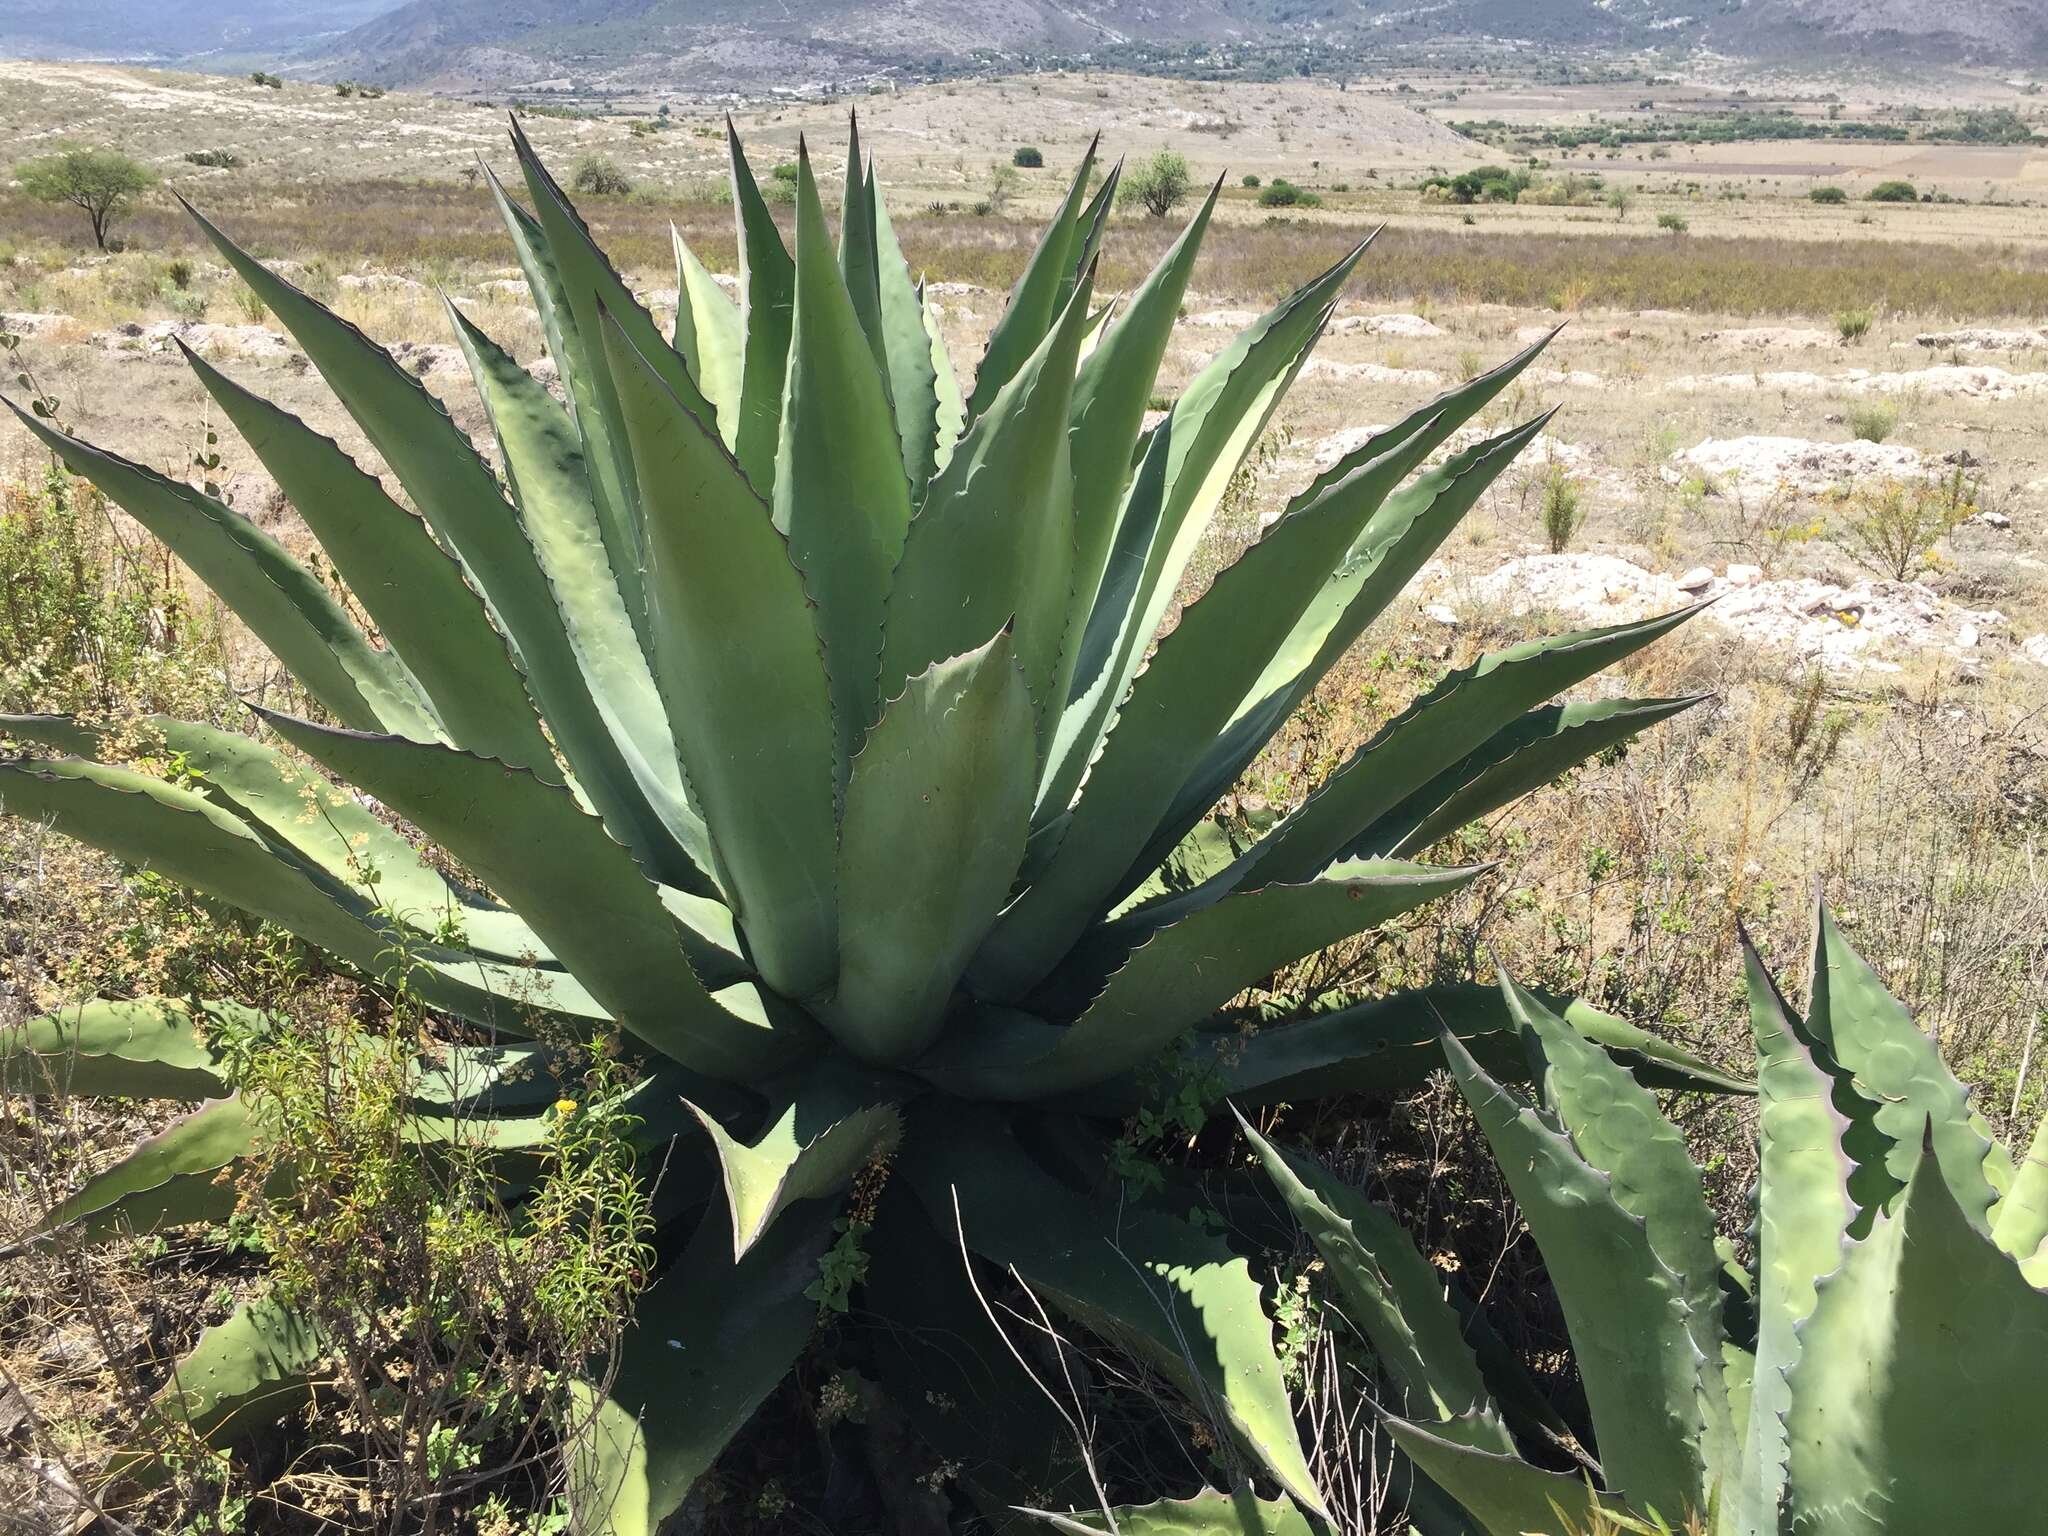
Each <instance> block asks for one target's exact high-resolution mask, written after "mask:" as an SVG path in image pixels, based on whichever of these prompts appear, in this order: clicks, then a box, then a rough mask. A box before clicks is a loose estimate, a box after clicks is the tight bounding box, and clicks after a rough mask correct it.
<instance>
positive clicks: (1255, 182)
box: [1238, 173, 1261, 192]
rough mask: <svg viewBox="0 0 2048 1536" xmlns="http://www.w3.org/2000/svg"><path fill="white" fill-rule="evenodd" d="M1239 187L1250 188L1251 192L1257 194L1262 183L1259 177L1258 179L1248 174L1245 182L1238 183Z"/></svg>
mask: <svg viewBox="0 0 2048 1536" xmlns="http://www.w3.org/2000/svg"><path fill="white" fill-rule="evenodd" d="M1238 185H1240V186H1242V187H1247V188H1249V189H1250V190H1252V191H1254V192H1256V191H1258V190H1259V187H1260V185H1261V183H1260V181H1259V178H1258V177H1256V176H1254V175H1251V174H1249V173H1247V174H1246V176H1245V178H1244V180H1243V181H1241V182H1239V183H1238Z"/></svg>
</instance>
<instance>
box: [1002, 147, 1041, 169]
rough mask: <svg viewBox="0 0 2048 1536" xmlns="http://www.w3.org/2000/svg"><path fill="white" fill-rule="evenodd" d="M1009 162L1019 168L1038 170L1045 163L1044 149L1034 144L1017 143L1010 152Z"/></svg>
mask: <svg viewBox="0 0 2048 1536" xmlns="http://www.w3.org/2000/svg"><path fill="white" fill-rule="evenodd" d="M1010 164H1012V165H1014V166H1016V167H1017V168H1018V169H1020V170H1026V171H1035V170H1039V169H1041V168H1042V167H1043V166H1044V165H1045V151H1044V150H1042V149H1040V148H1039V147H1038V146H1037V145H1036V144H1019V145H1018V146H1017V147H1016V149H1014V150H1013V151H1011V153H1010Z"/></svg>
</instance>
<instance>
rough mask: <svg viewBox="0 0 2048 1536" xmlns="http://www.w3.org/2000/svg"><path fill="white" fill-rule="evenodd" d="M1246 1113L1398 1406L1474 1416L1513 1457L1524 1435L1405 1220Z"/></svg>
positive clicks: (1474, 1431)
mask: <svg viewBox="0 0 2048 1536" xmlns="http://www.w3.org/2000/svg"><path fill="white" fill-rule="evenodd" d="M1237 1118H1238V1124H1239V1125H1240V1126H1242V1127H1243V1128H1244V1133H1245V1136H1246V1138H1247V1139H1248V1140H1249V1141H1250V1142H1251V1144H1252V1150H1253V1151H1255V1152H1256V1153H1257V1154H1258V1156H1259V1161H1260V1163H1261V1164H1262V1165H1263V1166H1264V1167H1265V1170H1266V1174H1267V1177H1269V1178H1270V1179H1271V1180H1272V1181H1273V1186H1274V1188H1275V1189H1277V1190H1279V1192H1280V1198H1281V1199H1282V1200H1284V1201H1286V1202H1287V1208H1288V1209H1289V1210H1290V1211H1292V1212H1293V1213H1294V1217H1295V1220H1297V1221H1299V1222H1300V1223H1301V1225H1302V1227H1303V1229H1304V1230H1305V1231H1307V1233H1308V1235H1309V1237H1310V1239H1311V1240H1312V1241H1313V1242H1314V1243H1315V1245H1316V1251H1317V1252H1318V1253H1320V1254H1321V1255H1322V1256H1323V1262H1324V1263H1325V1264H1328V1265H1329V1266H1330V1273H1331V1275H1332V1276H1333V1277H1334V1278H1335V1279H1336V1282H1337V1289H1338V1292H1339V1294H1341V1295H1342V1297H1343V1298H1344V1309H1345V1310H1344V1316H1345V1318H1346V1319H1347V1320H1348V1321H1349V1322H1350V1323H1351V1324H1352V1326H1353V1327H1355V1328H1357V1329H1358V1330H1359V1331H1360V1332H1361V1333H1363V1334H1364V1335H1365V1336H1366V1337H1367V1338H1368V1339H1369V1340H1371V1342H1372V1352H1373V1357H1374V1359H1375V1360H1376V1361H1377V1362H1378V1364H1379V1368H1380V1369H1381V1370H1382V1371H1383V1372H1385V1373H1386V1375H1387V1377H1388V1378H1389V1380H1390V1381H1391V1382H1392V1383H1393V1385H1394V1388H1395V1393H1396V1396H1395V1401H1394V1404H1393V1405H1392V1406H1393V1407H1394V1408H1395V1409H1396V1410H1397V1411H1398V1412H1399V1414H1400V1415H1401V1416H1402V1417H1403V1418H1409V1419H1417V1420H1421V1421H1422V1422H1424V1423H1427V1422H1428V1421H1429V1420H1431V1419H1466V1420H1468V1429H1467V1432H1466V1439H1467V1442H1468V1443H1470V1444H1474V1445H1486V1446H1487V1447H1488V1448H1490V1449H1492V1450H1496V1451H1499V1452H1501V1453H1502V1454H1504V1455H1512V1454H1513V1453H1514V1449H1515V1445H1514V1441H1513V1440H1512V1439H1510V1438H1509V1436H1508V1432H1507V1430H1506V1428H1505V1427H1504V1426H1502V1424H1501V1422H1500V1414H1499V1410H1497V1409H1496V1408H1495V1407H1494V1403H1493V1395H1492V1394H1491V1393H1490V1392H1489V1391H1488V1390H1487V1387H1486V1380H1485V1378H1484V1377H1483V1376H1482V1375H1481V1374H1480V1369H1479V1361H1478V1358H1477V1357H1476V1356H1475V1355H1474V1354H1473V1352H1472V1346H1471V1345H1469V1344H1467V1343H1466V1342H1465V1338H1464V1327H1463V1324H1462V1322H1461V1321H1460V1319H1459V1317H1458V1314H1457V1312H1456V1311H1455V1310H1454V1309H1453V1308H1452V1307H1451V1305H1450V1303H1449V1302H1448V1301H1446V1300H1445V1299H1444V1284H1443V1280H1442V1277H1441V1276H1439V1275H1438V1274H1437V1272H1436V1270H1435V1269H1434V1268H1433V1267H1431V1265H1430V1263H1429V1261H1428V1260H1427V1259H1425V1258H1423V1256H1422V1255H1421V1254H1420V1253H1418V1252H1417V1251H1416V1248H1415V1244H1414V1242H1413V1241H1412V1240H1411V1239H1410V1238H1409V1236H1408V1234H1407V1233H1406V1232H1403V1231H1402V1230H1401V1227H1400V1224H1399V1223H1397V1222H1396V1221H1395V1220H1394V1219H1393V1218H1392V1217H1391V1216H1389V1215H1387V1213H1386V1212H1384V1211H1382V1210H1381V1209H1380V1208H1379V1207H1378V1206H1376V1205H1374V1204H1373V1203H1372V1201H1370V1200H1368V1199H1367V1198H1366V1197H1365V1196H1364V1195H1363V1194H1362V1193H1361V1192H1359V1191H1358V1190H1355V1189H1353V1188H1352V1187H1351V1186H1350V1185H1348V1184H1346V1183H1344V1182H1343V1181H1342V1180H1340V1179H1338V1178H1336V1177H1334V1176H1333V1175H1331V1174H1330V1173H1329V1172H1328V1170H1326V1169H1324V1168H1322V1167H1320V1166H1318V1165H1317V1164H1316V1163H1315V1162H1313V1161H1312V1160H1310V1159H1309V1158H1306V1157H1299V1156H1296V1155H1295V1154H1293V1153H1289V1152H1283V1151H1282V1150H1281V1149H1280V1148H1278V1147H1276V1146H1274V1145H1273V1144H1272V1143H1271V1142H1270V1141H1268V1140H1266V1138H1265V1137H1263V1136H1261V1135H1260V1134H1259V1133H1258V1132H1257V1131H1255V1130H1254V1129H1252V1124H1251V1122H1250V1121H1249V1120H1246V1119H1245V1118H1244V1116H1243V1115H1239V1116H1238V1117H1237Z"/></svg>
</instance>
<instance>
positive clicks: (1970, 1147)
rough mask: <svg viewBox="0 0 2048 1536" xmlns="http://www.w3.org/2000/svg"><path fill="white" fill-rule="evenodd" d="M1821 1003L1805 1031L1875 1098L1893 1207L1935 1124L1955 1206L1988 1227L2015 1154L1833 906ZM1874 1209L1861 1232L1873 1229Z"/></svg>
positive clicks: (1873, 1112)
mask: <svg viewBox="0 0 2048 1536" xmlns="http://www.w3.org/2000/svg"><path fill="white" fill-rule="evenodd" d="M1814 930H1815V931H1814V960H1813V997H1812V1000H1811V1002H1810V1003H1809V1005H1808V1008H1807V1016H1806V1028H1807V1030H1808V1031H1809V1032H1810V1033H1811V1034H1812V1035H1813V1037H1814V1038H1815V1039H1817V1040H1819V1041H1820V1042H1821V1043H1822V1044H1823V1045H1824V1046H1825V1047H1826V1048H1827V1050H1828V1051H1829V1052H1830V1053H1831V1054H1832V1055H1833V1057H1834V1059H1835V1060H1836V1061H1837V1062H1839V1063H1840V1064H1841V1066H1842V1068H1843V1070H1844V1071H1845V1072H1847V1073H1848V1074H1849V1075H1850V1080H1851V1083H1852V1085H1853V1087H1854V1088H1855V1089H1856V1091H1857V1092H1858V1093H1859V1094H1860V1095H1861V1096H1862V1097H1863V1098H1865V1099H1867V1100H1869V1101H1870V1104H1871V1106H1872V1107H1871V1109H1870V1112H1869V1114H1868V1117H1867V1118H1868V1119H1869V1120H1870V1122H1871V1123H1872V1124H1874V1125H1875V1126H1876V1128H1877V1130H1878V1132H1879V1134H1880V1135H1882V1136H1883V1138H1884V1140H1885V1142H1886V1144H1887V1149H1888V1150H1887V1151H1886V1153H1885V1155H1884V1166H1885V1171H1886V1172H1887V1173H1888V1174H1889V1175H1890V1178H1889V1179H1888V1180H1886V1181H1884V1185H1883V1187H1884V1191H1885V1193H1884V1196H1883V1198H1884V1201H1885V1203H1886V1204H1889V1203H1890V1201H1891V1199H1892V1197H1893V1196H1894V1195H1895V1194H1896V1193H1897V1192H1898V1191H1899V1190H1902V1189H1904V1188H1905V1186H1906V1184H1907V1182H1908V1181H1909V1180H1910V1179H1911V1178H1912V1175H1913V1170H1914V1169H1915V1168H1916V1167H1917V1166H1918V1165H1919V1158H1920V1150H1919V1149H1920V1140H1921V1134H1922V1132H1923V1131H1924V1130H1925V1129H1926V1127H1927V1124H1928V1122H1929V1120H1930V1119H1931V1120H1932V1121H1933V1125H1934V1151H1935V1157H1936V1159H1937V1160H1938V1161H1939V1163H1940V1165H1941V1170H1942V1173H1943V1175H1944V1176H1945V1177H1946V1178H1947V1179H1948V1182H1949V1189H1950V1191H1951V1192H1952V1193H1953V1194H1954V1195H1955V1197H1956V1203H1957V1204H1958V1205H1960V1206H1961V1207H1962V1209H1963V1210H1964V1211H1965V1212H1966V1213H1967V1214H1968V1215H1969V1218H1970V1222H1971V1224H1972V1225H1973V1226H1975V1227H1977V1228H1978V1229H1979V1230H1980V1231H1988V1230H1989V1225H1990V1223H1989V1218H1988V1212H1989V1210H1990V1208H1991V1205H1992V1203H1993V1201H1994V1200H1995V1199H1996V1198H1997V1190H1998V1189H2002V1188H2009V1187H2010V1186H2011V1183H2012V1158H2011V1156H2010V1154H2008V1153H2007V1152H2006V1150H2005V1148H2004V1147H2003V1146H2001V1145H1999V1143H1998V1142H1997V1141H1996V1140H1995V1139H1994V1138H1993V1137H1992V1135H1991V1130H1990V1127H1989V1126H1988V1125H1986V1124H1985V1121H1984V1117H1983V1116H1982V1115H1979V1114H1977V1113H1975V1112H1974V1111H1973V1110H1971V1108H1970V1094H1969V1090H1968V1089H1967V1088H1965V1087H1964V1086H1963V1085H1962V1084H1961V1083H1960V1082H1958V1081H1957V1080H1956V1076H1955V1074H1954V1073H1953V1072H1951V1071H1950V1070H1949V1068H1948V1064H1947V1063H1946V1062H1944V1061H1943V1060H1942V1059H1941V1051H1940V1049H1939V1048H1938V1047H1937V1046H1936V1045H1935V1043H1934V1042H1933V1041H1932V1040H1930V1039H1928V1038H1927V1036H1926V1035H1925V1034H1924V1033H1922V1032H1921V1029H1920V1027H1919V1026H1918V1025H1917V1024H1915V1023H1914V1022H1913V1019H1912V1015H1910V1014H1909V1013H1907V1012H1906V1010H1905V1007H1904V1006H1903V1005H1902V1004H1901V1003H1900V1002H1899V1001H1898V1000H1897V999H1896V998H1894V997H1893V996H1892V995H1891V993H1889V992H1887V991H1886V990H1885V987H1884V983H1883V982H1882V981H1880V980H1879V979H1878V976H1877V973H1876V972H1875V971H1873V970H1871V968H1870V967H1869V965H1868V964H1866V963H1865V962H1864V959H1863V957H1862V956H1861V955H1859V954H1857V953H1856V951H1855V950H1854V949H1852V948H1851V947H1850V946H1849V943H1848V941H1847V940H1846V939H1844V938H1843V937H1842V933H1841V930H1840V929H1839V928H1837V927H1836V926H1835V920H1834V915H1833V914H1832V913H1831V912H1829V911H1828V909H1827V906H1826V904H1825V903H1820V904H1819V905H1818V911H1817V914H1816V916H1815V919H1814ZM1869 1219H1870V1208H1869V1206H1868V1205H1866V1207H1865V1211H1864V1213H1863V1220H1862V1221H1860V1222H1859V1223H1858V1225H1857V1228H1856V1233H1855V1235H1858V1236H1861V1235H1862V1233H1863V1232H1864V1231H1866V1230H1868V1221H1869Z"/></svg>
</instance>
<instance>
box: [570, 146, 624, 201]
mask: <svg viewBox="0 0 2048 1536" xmlns="http://www.w3.org/2000/svg"><path fill="white" fill-rule="evenodd" d="M569 185H570V186H571V187H572V188H573V189H575V190H576V191H577V192H579V193H581V194H582V195H583V196H585V197H624V196H625V195H626V194H627V193H629V192H631V191H632V190H633V183H632V182H631V181H629V180H627V178H626V173H625V172H624V171H622V170H620V169H619V167H618V163H617V162H616V161H614V160H613V159H611V157H610V156H608V155H600V154H596V153H591V154H587V155H584V156H583V157H582V158H581V159H580V160H578V161H577V162H576V168H575V170H574V171H572V172H571V173H570V176H569Z"/></svg>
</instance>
